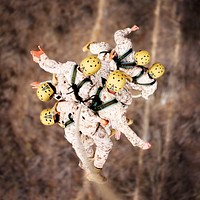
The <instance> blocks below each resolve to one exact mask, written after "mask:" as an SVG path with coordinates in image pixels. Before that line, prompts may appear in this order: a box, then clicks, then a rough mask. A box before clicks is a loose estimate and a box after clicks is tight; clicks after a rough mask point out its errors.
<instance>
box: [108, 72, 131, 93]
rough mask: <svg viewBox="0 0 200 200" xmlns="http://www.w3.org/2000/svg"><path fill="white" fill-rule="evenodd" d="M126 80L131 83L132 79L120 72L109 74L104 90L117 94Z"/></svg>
mask: <svg viewBox="0 0 200 200" xmlns="http://www.w3.org/2000/svg"><path fill="white" fill-rule="evenodd" d="M127 79H128V80H129V81H132V78H131V77H130V76H129V75H127V74H126V73H125V72H123V71H121V70H116V71H114V72H111V73H110V75H109V76H108V78H107V81H106V88H108V89H109V90H112V91H114V92H119V91H120V90H121V89H122V88H123V87H124V85H125V83H126V80H127Z"/></svg>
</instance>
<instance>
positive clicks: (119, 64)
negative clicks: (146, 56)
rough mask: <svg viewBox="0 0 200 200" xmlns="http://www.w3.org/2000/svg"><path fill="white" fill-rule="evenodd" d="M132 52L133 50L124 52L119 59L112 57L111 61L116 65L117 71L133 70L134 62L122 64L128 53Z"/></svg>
mask: <svg viewBox="0 0 200 200" xmlns="http://www.w3.org/2000/svg"><path fill="white" fill-rule="evenodd" d="M132 52H133V49H132V48H131V49H129V50H128V51H127V52H125V53H124V54H123V55H121V56H120V57H114V58H113V60H114V61H115V63H116V65H117V69H118V70H119V69H120V68H124V69H133V67H135V66H136V63H135V62H130V63H127V62H123V60H124V58H126V57H127V56H128V55H129V54H130V53H132Z"/></svg>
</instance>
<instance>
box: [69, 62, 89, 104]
mask: <svg viewBox="0 0 200 200" xmlns="http://www.w3.org/2000/svg"><path fill="white" fill-rule="evenodd" d="M77 67H78V65H74V70H73V73H72V79H71V83H72V86H71V87H72V89H73V92H74V96H75V97H76V99H77V100H78V101H80V102H83V99H82V97H80V96H79V90H80V88H81V87H82V86H83V85H84V84H85V83H86V82H90V83H92V81H91V80H90V78H85V79H84V80H82V81H81V82H80V83H79V84H77V85H76V84H75V80H76V74H77Z"/></svg>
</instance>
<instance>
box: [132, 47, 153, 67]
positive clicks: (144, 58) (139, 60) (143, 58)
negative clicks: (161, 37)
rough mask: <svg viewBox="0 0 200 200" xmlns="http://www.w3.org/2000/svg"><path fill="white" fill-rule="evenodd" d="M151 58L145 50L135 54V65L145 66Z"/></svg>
mask: <svg viewBox="0 0 200 200" xmlns="http://www.w3.org/2000/svg"><path fill="white" fill-rule="evenodd" d="M150 59H151V56H150V53H149V52H148V51H146V50H140V51H137V52H135V54H134V60H135V63H136V64H137V65H141V66H144V65H147V64H148V63H149V62H150Z"/></svg>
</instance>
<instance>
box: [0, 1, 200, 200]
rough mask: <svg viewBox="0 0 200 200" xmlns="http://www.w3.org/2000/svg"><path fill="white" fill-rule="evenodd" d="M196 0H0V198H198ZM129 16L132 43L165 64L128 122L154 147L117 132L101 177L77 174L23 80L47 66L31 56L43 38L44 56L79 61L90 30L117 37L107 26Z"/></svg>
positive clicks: (58, 132)
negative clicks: (102, 180)
mask: <svg viewBox="0 0 200 200" xmlns="http://www.w3.org/2000/svg"><path fill="white" fill-rule="evenodd" d="M199 6H200V3H199V1H198V0H177V1H173V0H151V1H150V0H140V1H133V0H123V1H121V0H107V1H106V0H99V1H95V0H88V1H83V0H82V1H81V0H67V1H64V0H57V1H49V0H43V1H39V0H26V1H22V0H17V1H16V0H15V1H14V0H10V1H7V0H1V6H0V13H1V17H0V24H1V28H0V56H1V59H0V61H1V62H0V74H1V76H0V82H1V90H0V99H1V108H0V113H1V118H0V122H1V123H0V126H1V127H0V146H1V151H0V199H1V200H27V199H28V200H44V199H48V200H66V199H68V200H104V199H105V200H107V199H108V200H111V199H113V200H114V199H115V200H146V199H148V200H150V199H151V200H161V199H162V200H169V199H170V200H173V199H177V200H199V199H200V192H199V191H200V181H199V180H200V172H199V168H200V152H199V144H200V122H199V117H200V104H199V100H200V94H199V91H198V87H199V76H200V70H199V69H200V68H199V66H200V59H199V51H200V48H199V46H200V34H199V30H200V21H199V19H200V16H199ZM133 24H137V25H139V26H140V30H139V31H138V32H137V33H135V34H134V35H130V38H131V39H132V41H133V43H134V48H135V50H139V49H147V50H149V51H151V53H152V62H155V61H160V62H161V63H163V65H165V66H166V69H167V71H166V73H165V75H164V76H163V78H161V79H160V80H159V87H158V90H157V91H156V93H155V94H154V95H153V96H152V97H151V98H150V99H149V100H148V102H146V101H145V100H143V99H141V98H140V99H135V100H134V101H133V104H132V106H131V107H130V109H129V112H128V116H129V117H132V118H133V119H134V124H133V125H132V128H133V129H134V130H135V131H136V132H137V133H138V134H139V135H140V136H141V137H142V138H145V139H147V140H149V141H150V142H151V144H152V148H151V149H150V150H148V151H140V150H139V149H138V148H134V147H132V146H131V145H130V143H129V142H128V141H127V140H126V138H125V137H122V139H121V140H120V141H114V140H113V142H114V147H113V150H112V152H111V154H110V156H109V159H108V161H107V163H106V165H105V169H104V172H105V174H106V175H107V176H108V177H109V182H108V184H106V185H96V184H92V183H89V182H88V181H86V180H85V179H84V174H83V171H82V170H81V169H80V168H79V167H78V159H77V157H76V155H75V153H74V151H73V150H72V148H71V146H70V144H68V143H67V141H66V140H65V139H64V137H63V130H62V129H61V128H60V127H58V126H54V127H44V126H42V125H41V124H40V122H39V117H38V116H39V113H40V111H41V110H42V109H43V108H45V107H47V106H50V105H52V104H53V101H52V102H49V103H47V104H44V103H42V102H39V100H38V99H37V97H36V95H35V93H34V92H33V91H32V90H31V88H30V86H29V84H30V83H31V82H33V81H44V80H48V79H50V78H51V75H50V74H48V73H46V72H44V71H43V70H41V69H40V68H39V67H38V66H37V65H36V64H35V63H34V62H33V61H32V59H31V56H30V53H29V52H30V50H32V49H36V47H37V45H38V44H40V45H41V46H42V47H43V48H44V50H45V51H46V52H47V54H48V55H49V57H51V58H53V59H55V60H58V61H61V62H65V61H67V60H74V61H76V62H80V61H81V60H82V59H83V58H84V57H85V54H84V53H83V52H82V51H81V48H82V46H83V45H84V44H85V43H87V42H88V41H90V40H97V41H106V42H108V43H110V44H111V45H112V46H113V47H114V41H113V33H114V32H115V31H116V30H118V29H121V28H125V27H130V26H132V25H133Z"/></svg>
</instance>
